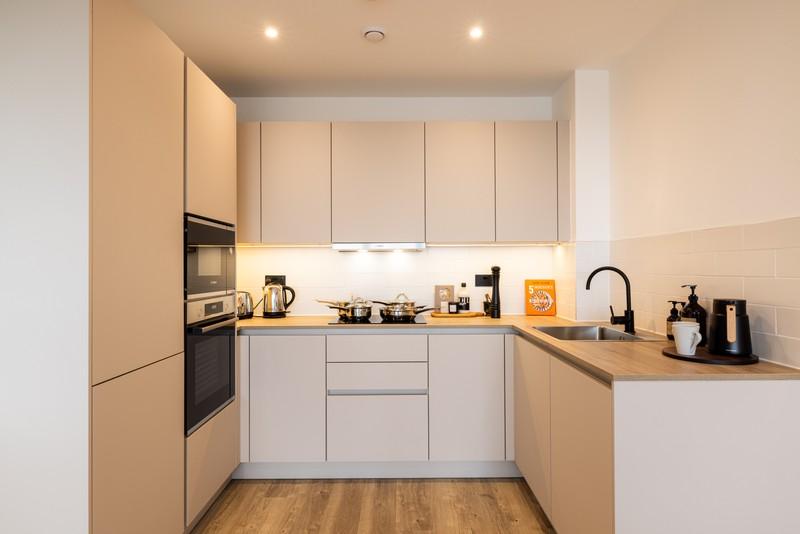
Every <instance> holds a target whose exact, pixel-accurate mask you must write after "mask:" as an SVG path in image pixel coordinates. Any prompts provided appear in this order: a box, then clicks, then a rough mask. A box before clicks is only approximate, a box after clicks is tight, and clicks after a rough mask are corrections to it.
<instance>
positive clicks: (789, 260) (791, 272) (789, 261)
mask: <svg viewBox="0 0 800 534" xmlns="http://www.w3.org/2000/svg"><path fill="white" fill-rule="evenodd" d="M775 255H776V257H775V275H776V276H783V277H800V248H784V249H779V250H776V251H775Z"/></svg>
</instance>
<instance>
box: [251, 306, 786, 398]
mask: <svg viewBox="0 0 800 534" xmlns="http://www.w3.org/2000/svg"><path fill="white" fill-rule="evenodd" d="M334 318H335V317H334V316H328V315H316V316H289V317H286V318H283V319H264V318H262V317H254V318H252V319H245V320H242V321H239V330H243V331H245V333H246V334H247V333H248V332H247V331H250V332H249V333H250V334H252V333H253V332H252V331H254V330H255V331H264V333H268V332H269V331H271V330H283V329H289V330H295V329H296V330H304V329H305V330H313V329H316V330H319V329H325V330H331V331H343V330H365V329H368V330H370V331H372V330H375V331H380V330H381V329H384V330H385V329H394V330H397V329H409V330H438V329H443V328H456V329H467V330H471V329H475V330H480V329H485V328H486V329H490V328H495V329H497V328H501V329H508V330H510V333H512V332H513V333H516V334H519V335H522V336H523V337H525V339H527V340H529V341H531V342H532V343H534V344H536V345H538V346H540V347H542V348H543V349H545V350H548V351H550V352H552V353H554V354H555V355H556V356H558V357H560V358H561V359H563V360H566V361H568V362H570V363H572V364H573V365H575V366H576V367H579V368H581V369H583V370H585V371H586V372H587V373H589V374H591V375H593V376H595V377H597V378H598V379H600V380H602V381H604V382H606V383H609V384H611V383H613V382H614V381H615V380H799V379H800V369H794V368H791V367H785V366H783V365H778V364H775V363H771V362H766V361H761V362H759V363H757V364H754V365H708V364H700V363H692V362H685V361H681V360H675V359H672V358H668V357H666V356H664V355H663V354H661V349H662V348H664V347H666V346H668V345H670V344H671V343H670V342H668V341H667V340H666V338H664V337H663V336H656V335H653V334H650V333H642V334H644V335H645V336H646V337H648V338H649V339H652V341H650V340H648V341H640V342H631V341H594V342H592V341H562V340H558V339H555V338H553V337H551V336H548V335H547V334H544V333H542V332H539V331H538V330H536V329H534V326H545V325H550V326H556V325H574V324H586V323H575V322H572V321H569V320H566V319H560V318H557V317H528V316H525V315H505V316H503V317H502V318H501V319H491V318H488V317H474V318H463V319H462V318H435V317H430V316H426V320H427V323H426V324H422V325H419V324H411V325H329V324H328V323H329V322H330V321H331V320H332V319H334ZM592 324H594V323H592ZM259 333H260V332H259Z"/></svg>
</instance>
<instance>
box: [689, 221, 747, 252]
mask: <svg viewBox="0 0 800 534" xmlns="http://www.w3.org/2000/svg"><path fill="white" fill-rule="evenodd" d="M741 248H742V227H741V226H726V227H722V228H710V229H707V230H698V231H695V232H692V251H693V252H719V251H726V250H739V249H741Z"/></svg>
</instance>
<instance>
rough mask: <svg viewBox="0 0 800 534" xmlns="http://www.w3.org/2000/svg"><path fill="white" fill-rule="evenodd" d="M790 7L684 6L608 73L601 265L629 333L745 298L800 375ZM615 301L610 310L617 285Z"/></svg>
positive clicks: (761, 343)
mask: <svg viewBox="0 0 800 534" xmlns="http://www.w3.org/2000/svg"><path fill="white" fill-rule="evenodd" d="M798 65H800V2H797V1H796V0H766V1H765V0H735V1H724V0H709V1H706V2H687V3H685V4H683V5H682V7H681V8H680V9H679V10H677V11H676V12H675V13H674V15H673V16H672V17H671V18H670V19H668V20H667V21H665V22H664V24H662V25H661V26H660V27H659V29H657V30H656V31H655V32H654V33H652V34H651V35H649V36H647V37H645V39H644V40H643V41H642V42H641V43H640V44H639V45H637V46H636V47H634V48H633V49H632V50H631V51H630V52H629V53H628V54H627V55H626V56H625V57H623V58H622V59H621V60H620V61H619V63H618V64H617V65H615V66H614V68H613V69H612V71H611V97H612V106H611V148H612V151H611V154H612V180H611V217H612V236H613V241H612V246H611V258H612V261H613V262H614V264H616V265H618V266H619V267H621V268H622V269H624V270H625V271H626V272H627V273H628V274H629V275H630V276H631V281H632V283H633V291H634V295H633V296H634V308H635V309H636V312H637V322H638V324H639V325H641V326H643V327H645V328H648V329H653V330H658V331H661V332H663V331H664V328H665V323H664V321H665V319H666V316H667V314H668V310H669V305H668V304H667V303H666V300H667V299H680V300H686V295H687V292H686V291H685V290H683V289H681V288H680V285H681V284H687V283H696V284H698V285H699V287H698V294H699V295H700V296H701V298H702V303H703V304H704V305H705V306H706V307H709V306H710V305H711V300H712V299H714V298H744V299H747V301H748V311H749V315H750V322H751V329H752V331H753V347H754V351H755V353H756V354H758V355H759V356H761V357H765V358H768V359H772V360H775V361H779V362H782V363H786V364H789V365H793V366H797V367H800V217H798V216H800V200H799V199H800V150H798V140H800V100H798V95H800V69H799V68H798ZM614 284H615V287H613V288H612V296H613V300H615V303H616V304H617V305H620V297H621V291H622V288H621V286H620V285H619V284H617V283H616V282H615V283H614Z"/></svg>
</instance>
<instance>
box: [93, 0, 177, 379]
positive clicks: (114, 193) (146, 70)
mask: <svg viewBox="0 0 800 534" xmlns="http://www.w3.org/2000/svg"><path fill="white" fill-rule="evenodd" d="M91 98H92V117H91V122H92V154H91V157H92V184H91V189H92V195H91V220H92V235H91V239H92V257H91V264H92V280H91V285H92V292H91V299H92V319H91V322H92V332H91V336H92V384H98V383H100V382H102V381H105V380H108V379H110V378H113V377H115V376H119V375H121V374H123V373H126V372H129V371H132V370H133V369H138V368H140V367H142V366H144V365H147V364H149V363H153V362H155V361H158V360H160V359H162V358H165V357H167V356H171V355H174V354H178V353H179V352H181V351H182V350H183V291H182V288H183V219H182V217H183V54H182V53H181V51H180V50H179V49H178V48H177V47H176V46H175V45H174V44H173V43H172V41H170V40H169V38H168V37H167V36H166V35H164V34H163V33H162V32H161V30H159V29H158V28H157V27H156V26H155V24H153V23H152V22H151V21H150V20H149V19H147V18H146V17H145V16H143V15H142V14H141V13H140V12H139V11H138V9H136V8H134V7H133V6H132V4H131V2H128V1H126V0H95V2H94V3H93V8H92V97H91Z"/></svg>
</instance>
